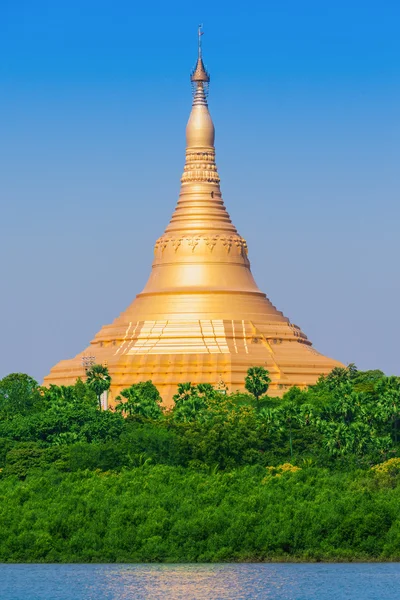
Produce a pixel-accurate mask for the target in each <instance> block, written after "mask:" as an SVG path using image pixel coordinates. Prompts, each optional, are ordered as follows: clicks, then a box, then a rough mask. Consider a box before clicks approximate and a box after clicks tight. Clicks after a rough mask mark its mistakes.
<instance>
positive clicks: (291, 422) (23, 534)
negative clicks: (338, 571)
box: [0, 366, 400, 562]
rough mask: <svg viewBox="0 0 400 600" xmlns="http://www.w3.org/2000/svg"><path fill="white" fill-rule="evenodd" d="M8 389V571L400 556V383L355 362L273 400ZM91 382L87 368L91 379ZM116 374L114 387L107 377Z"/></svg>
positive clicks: (78, 388)
mask: <svg viewBox="0 0 400 600" xmlns="http://www.w3.org/2000/svg"><path fill="white" fill-rule="evenodd" d="M257 369H258V368H254V369H252V370H249V375H248V378H247V379H246V387H247V389H248V390H250V391H251V392H252V393H251V394H250V393H248V394H230V395H229V394H223V393H221V391H215V390H214V389H213V388H212V387H211V386H209V385H199V386H193V385H191V384H190V383H187V384H182V385H180V386H179V389H178V392H177V394H176V396H175V398H174V400H175V405H174V408H173V410H171V411H168V412H167V411H165V410H164V409H163V408H162V405H161V399H160V396H159V394H158V391H157V389H156V388H155V387H154V385H153V384H152V383H151V382H144V383H141V384H137V385H133V386H131V387H130V388H128V389H127V390H125V391H124V392H123V393H122V394H121V397H120V398H119V403H118V405H117V407H116V409H115V410H114V411H112V410H106V411H104V410H101V406H100V403H99V398H100V394H101V391H102V389H103V388H104V389H105V388H106V386H107V385H109V377H108V374H107V373H106V369H104V368H103V370H102V369H101V368H100V369H98V370H97V372H95V373H94V374H93V376H92V377H91V378H90V377H88V382H87V383H86V384H84V383H83V382H82V381H80V380H78V382H77V383H76V385H75V386H71V387H56V386H51V387H50V388H49V389H44V388H41V387H40V386H38V384H37V383H36V382H35V381H34V380H33V379H32V378H30V377H29V376H27V375H23V374H12V375H9V376H7V377H5V378H4V379H2V380H1V381H0V468H1V471H0V497H1V503H0V531H1V533H2V535H1V537H0V562H8V561H14V562H114V561H118V562H132V561H133V562H147V561H168V562H193V561H201V562H208V561H253V560H254V561H259V560H399V559H400V458H398V456H400V454H399V431H398V429H399V424H400V406H399V405H400V378H397V377H385V376H384V374H383V373H382V372H380V371H367V372H360V371H357V369H356V368H355V367H353V366H350V367H348V368H347V369H335V370H334V371H333V372H332V373H331V374H330V375H329V376H327V377H322V378H321V379H320V380H319V381H318V383H317V384H316V385H315V386H312V387H310V388H309V389H307V390H304V391H301V390H299V389H298V388H292V389H290V390H289V391H288V392H287V393H286V394H285V395H284V396H283V398H282V399H276V398H269V397H268V395H267V394H266V393H265V391H267V388H268V382H269V378H268V374H267V373H266V372H265V371H264V370H263V369H261V370H260V369H258V370H257ZM89 375H90V373H89ZM102 378H103V379H104V382H105V383H104V386H103V388H102V385H101V383H99V381H100V382H101V379H102Z"/></svg>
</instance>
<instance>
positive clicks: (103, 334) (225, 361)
mask: <svg viewBox="0 0 400 600" xmlns="http://www.w3.org/2000/svg"><path fill="white" fill-rule="evenodd" d="M201 35H202V32H201V30H200V28H199V44H198V59H197V63H196V66H195V68H194V70H193V72H192V74H191V82H192V85H193V105H192V111H191V113H190V117H189V121H188V124H187V127H186V162H185V167H184V172H183V175H182V179H181V190H180V195H179V199H178V203H177V205H176V208H175V212H174V213H173V215H172V218H171V221H170V222H169V224H168V226H167V228H166V230H165V232H164V233H163V235H162V236H161V237H160V238H159V239H158V240H157V241H156V244H155V246H154V261H153V266H152V271H151V274H150V277H149V280H148V282H147V284H146V286H145V288H144V290H143V291H142V292H141V293H140V294H138V295H137V296H136V298H135V300H134V301H133V302H132V304H131V305H130V306H129V307H128V308H127V310H125V312H123V313H122V314H121V315H120V316H119V317H117V318H116V319H115V321H114V322H113V323H112V324H111V325H105V326H104V327H103V328H102V329H101V330H100V331H99V333H98V334H97V335H96V336H95V338H94V340H93V341H92V342H91V343H90V346H89V347H88V348H87V349H86V350H84V351H83V352H81V353H80V354H78V355H77V356H76V357H75V358H72V359H69V360H63V361H61V362H59V363H58V364H57V365H56V366H55V367H53V368H52V370H51V372H50V374H49V375H48V376H47V377H46V378H45V381H44V383H45V385H49V384H51V383H54V384H57V385H71V384H73V383H75V381H76V379H77V378H78V377H82V378H84V377H85V371H86V369H87V367H88V366H89V365H90V364H93V363H100V364H106V365H107V366H108V368H109V372H110V375H111V377H112V386H111V390H110V402H111V405H112V404H114V403H115V397H116V395H117V394H118V393H119V392H120V391H121V390H122V389H124V388H126V387H129V386H130V385H132V384H133V383H137V382H139V381H147V380H149V379H151V380H152V381H153V383H154V384H155V385H156V386H157V388H158V389H159V391H160V394H161V396H162V398H163V401H164V403H165V404H166V405H171V403H172V396H173V394H174V393H175V392H176V389H177V385H178V384H179V383H181V382H187V381H190V382H192V383H194V384H198V383H210V384H212V385H213V386H215V387H225V388H226V389H227V390H228V391H236V390H243V389H244V379H245V376H246V372H247V369H248V368H249V367H251V366H256V365H262V366H264V367H265V368H266V369H267V370H268V371H269V373H270V377H271V385H270V388H269V394H271V395H281V394H282V393H283V392H284V391H285V390H286V389H287V388H289V387H290V386H293V385H297V386H299V387H305V386H307V385H309V384H313V383H315V381H316V380H317V379H318V377H319V376H320V375H321V374H327V373H329V372H330V371H331V370H332V369H333V368H334V367H335V366H342V365H341V363H339V362H337V361H335V360H332V359H330V358H327V357H325V356H323V355H322V354H320V353H319V352H317V351H316V350H314V348H313V347H312V344H311V342H310V341H309V340H308V339H307V337H306V335H305V334H304V333H303V332H302V331H301V329H300V328H299V327H297V325H294V324H292V323H291V322H290V321H289V319H288V318H287V317H285V316H284V315H283V314H282V313H281V312H280V311H278V310H277V309H276V308H275V307H274V306H273V305H272V304H271V302H270V301H269V300H268V298H267V297H266V295H265V294H264V293H263V292H261V291H260V290H259V288H258V287H257V284H256V282H255V281H254V278H253V275H252V273H251V270H250V262H249V259H248V252H247V243H246V240H244V239H243V238H242V237H241V236H240V235H239V233H238V231H237V229H236V227H235V226H234V225H233V223H232V221H231V219H230V217H229V214H228V212H227V210H226V208H225V205H224V202H223V200H222V195H221V189H220V178H219V175H218V171H217V166H216V163H215V148H214V124H213V122H212V119H211V116H210V113H209V110H208V105H207V95H208V84H209V82H210V76H209V74H208V73H207V71H206V69H205V66H204V63H203V58H202V48H201Z"/></svg>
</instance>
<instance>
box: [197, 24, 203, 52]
mask: <svg viewBox="0 0 400 600" xmlns="http://www.w3.org/2000/svg"><path fill="white" fill-rule="evenodd" d="M202 29H203V24H201V25H199V28H198V31H197V35H198V43H199V52H198V58H201V36H202V35H204V31H202Z"/></svg>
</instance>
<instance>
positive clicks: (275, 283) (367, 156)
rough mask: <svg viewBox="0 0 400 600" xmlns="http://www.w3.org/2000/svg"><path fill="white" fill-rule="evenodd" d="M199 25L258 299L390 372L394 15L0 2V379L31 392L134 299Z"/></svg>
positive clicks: (398, 240)
mask: <svg viewBox="0 0 400 600" xmlns="http://www.w3.org/2000/svg"><path fill="white" fill-rule="evenodd" d="M199 22H203V23H204V31H205V35H204V37H203V45H204V57H205V62H206V65H207V67H208V69H209V71H210V72H211V87H210V97H209V105H210V111H211V114H212V116H213V120H214V124H215V127H216V149H217V163H218V167H219V172H220V175H221V179H222V192H223V195H224V199H225V202H226V205H227V207H228V210H229V212H230V214H231V217H232V219H233V221H234V223H235V225H236V226H237V228H238V229H239V232H240V233H241V234H242V235H243V236H244V237H245V238H246V239H247V242H248V245H249V252H250V259H251V261H252V270H253V273H254V275H255V278H256V281H257V283H258V285H259V287H260V288H261V289H262V290H263V291H264V292H266V293H267V295H268V296H269V298H270V299H271V301H272V302H273V303H274V304H275V305H276V306H277V307H278V308H279V309H280V310H282V311H283V312H284V313H285V314H286V315H287V316H288V317H289V318H290V319H291V320H292V322H294V323H296V324H297V325H299V326H300V327H302V329H303V331H304V332H305V333H306V334H307V335H308V336H309V338H310V339H311V340H312V342H313V343H314V346H315V347H316V349H317V350H320V351H321V352H324V353H325V354H327V355H329V356H332V357H333V358H336V359H338V360H341V361H343V362H344V363H349V362H354V363H356V364H357V365H358V366H359V368H362V369H370V368H380V369H382V370H384V371H385V372H387V373H388V374H394V373H396V374H399V373H400V360H399V355H400V352H399V339H400V318H399V316H398V315H399V307H400V277H399V271H400V268H399V257H400V235H399V220H400V208H399V206H400V181H399V164H400V121H399V110H400V109H399V107H400V35H399V27H400V3H399V2H397V1H394V0H393V1H389V0H383V1H382V2H377V0H374V1H368V0H364V1H362V2H361V1H355V0H346V1H345V0H336V1H335V2H321V0H304V1H303V2H298V0H296V1H295V0H286V1H285V2H282V1H281V0H280V1H278V0H275V1H273V2H272V1H269V2H268V1H262V0H257V1H251V0H250V1H248V2H232V1H230V2H227V1H225V0H223V1H218V0H217V1H215V2H204V1H203V2H201V1H198V2H187V1H185V2H180V1H179V2H174V1H170V2H161V1H159V0H154V1H153V2H140V3H139V2H136V1H135V0H130V1H129V2H128V1H122V0H112V1H111V0H107V1H104V0H96V1H94V0H93V1H92V0H79V1H78V0H69V1H68V2H67V1H66V0H60V1H57V2H55V1H54V0H47V1H44V0H2V1H1V2H0V57H1V59H0V205H1V213H0V253H1V261H0V277H1V278H0V281H1V294H0V331H1V346H0V376H4V375H6V374H7V373H9V372H13V371H22V372H28V373H30V374H31V375H33V376H35V377H36V378H38V379H39V380H41V378H42V377H43V376H44V375H45V374H47V372H48V371H49V369H50V367H51V366H52V365H53V364H55V363H56V362H58V361H59V360H60V359H62V358H69V357H71V356H74V355H75V354H77V353H78V352H80V351H81V350H83V349H84V348H85V347H86V346H87V344H88V343H89V341H90V340H91V339H92V338H93V336H94V334H95V333H96V332H97V331H98V330H99V329H100V327H101V325H103V324H105V323H109V322H111V321H112V320H113V319H114V318H115V317H116V316H117V315H118V314H119V313H120V312H121V311H122V310H124V309H125V308H126V307H127V306H128V304H130V302H131V300H132V299H133V298H134V296H135V295H136V294H137V293H138V292H140V291H141V289H142V288H143V286H144V284H145V282H146V279H147V276H148V274H149V272H150V266H151V260H152V253H153V244H154V242H155V240H156V238H157V237H158V236H159V235H161V234H162V232H163V229H164V227H165V226H166V224H167V222H168V220H169V217H170V215H171V213H172V211H173V209H174V206H175V203H176V200H177V197H178V192H179V179H180V176H181V172H182V169H183V164H184V147H185V136H184V133H185V125H186V121H187V118H188V115H189V111H190V104H191V90H190V83H189V73H190V70H191V68H192V67H193V65H194V63H195V59H196V43H197V40H196V30H197V25H198V23H199Z"/></svg>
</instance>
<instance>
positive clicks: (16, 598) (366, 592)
mask: <svg viewBox="0 0 400 600" xmlns="http://www.w3.org/2000/svg"><path fill="white" fill-rule="evenodd" d="M0 598H1V600H92V599H93V600H127V599H128V598H129V599H131V598H132V599H134V600H157V599H162V600H164V599H166V600H168V599H170V600H180V599H184V600H194V599H196V600H197V599H199V600H220V599H221V600H222V599H229V600H231V599H236V598H238V599H240V600H242V599H243V600H247V599H248V600H258V599H263V600H269V599H271V600H272V599H273V600H353V599H354V600H380V599H381V598H382V599H385V600H391V599H396V600H398V599H399V598H400V564H398V563H391V564H241V565H236V564H224V565H222V564H217V565H0Z"/></svg>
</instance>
